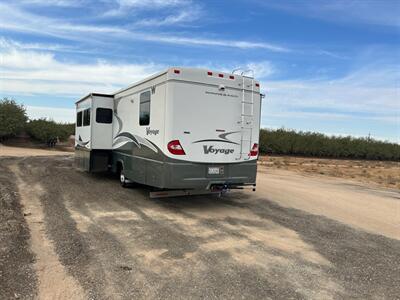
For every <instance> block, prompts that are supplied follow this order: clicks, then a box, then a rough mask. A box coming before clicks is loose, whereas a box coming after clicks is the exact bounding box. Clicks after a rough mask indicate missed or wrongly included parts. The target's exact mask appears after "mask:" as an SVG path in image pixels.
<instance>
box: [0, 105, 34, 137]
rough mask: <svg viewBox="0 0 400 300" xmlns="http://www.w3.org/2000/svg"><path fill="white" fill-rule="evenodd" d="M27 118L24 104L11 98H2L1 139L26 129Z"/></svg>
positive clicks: (0, 107)
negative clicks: (19, 103)
mask: <svg viewBox="0 0 400 300" xmlns="http://www.w3.org/2000/svg"><path fill="white" fill-rule="evenodd" d="M27 120H28V118H27V116H26V112H25V107H24V106H23V105H18V104H17V103H16V102H15V100H13V99H9V98H3V99H2V100H0V140H3V139H5V138H7V137H11V136H15V135H17V134H18V133H19V132H21V131H22V130H23V129H24V126H25V124H26V121H27Z"/></svg>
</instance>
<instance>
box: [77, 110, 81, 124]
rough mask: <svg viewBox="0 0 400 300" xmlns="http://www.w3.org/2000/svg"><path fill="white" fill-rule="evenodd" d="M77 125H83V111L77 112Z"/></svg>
mask: <svg viewBox="0 0 400 300" xmlns="http://www.w3.org/2000/svg"><path fill="white" fill-rule="evenodd" d="M76 126H77V127H81V126H82V112H81V111H80V112H78V113H77V114H76Z"/></svg>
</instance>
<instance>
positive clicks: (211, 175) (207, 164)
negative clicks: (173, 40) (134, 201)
mask: <svg viewBox="0 0 400 300" xmlns="http://www.w3.org/2000/svg"><path fill="white" fill-rule="evenodd" d="M165 109H166V111H165V144H166V148H167V151H166V156H167V159H166V161H165V166H164V168H165V186H167V187H168V188H174V189H175V188H176V189H186V188H188V189H190V188H195V189H207V190H210V189H221V188H222V189H225V188H235V187H241V186H244V185H255V182H256V173H257V157H258V140H259V128H260V109H261V96H260V89H259V83H258V82H257V81H255V80H254V79H253V78H249V77H245V76H239V75H235V74H229V73H223V72H214V71H208V70H201V69H188V68H172V69H170V70H169V72H168V85H167V92H166V108H165Z"/></svg>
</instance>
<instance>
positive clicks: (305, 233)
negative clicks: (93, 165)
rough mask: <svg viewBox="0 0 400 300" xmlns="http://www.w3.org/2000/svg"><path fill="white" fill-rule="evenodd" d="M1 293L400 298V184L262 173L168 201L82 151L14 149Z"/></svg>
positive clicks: (1, 197) (0, 252)
mask: <svg viewBox="0 0 400 300" xmlns="http://www.w3.org/2000/svg"><path fill="white" fill-rule="evenodd" d="M0 188H1V190H0V217H1V219H0V221H1V222H0V226H1V227H0V229H1V230H0V245H1V248H0V298H1V299H8V298H15V297H19V298H32V297H36V298H41V299H54V298H59V299H87V298H90V299H111V298H112V299H132V298H163V299H165V298H167V299H182V298H184V299H187V298H246V299H261V298H263V299H265V298H267V299H268V298H270V299H333V298H341V299H343V298H346V299H348V298H359V299H396V298H397V297H398V295H400V276H399V274H400V239H399V234H398V233H399V227H398V226H399V219H400V214H399V203H400V195H399V192H398V191H395V190H387V189H371V188H368V187H367V186H364V185H360V184H355V183H352V182H349V181H344V180H342V181H341V180H339V179H328V178H320V177H314V176H303V175H300V174H296V173H290V172H287V171H285V172H282V171H272V170H271V171H270V170H268V169H261V170H260V172H259V181H258V191H257V192H256V193H252V192H238V193H232V194H230V195H227V196H224V197H222V198H217V197H215V196H198V197H183V198H171V199H162V200H161V199H160V200H154V199H152V200H151V199H149V198H148V192H149V191H148V190H147V189H146V188H144V187H136V188H131V189H123V188H121V187H120V186H119V184H118V181H117V180H116V179H114V178H113V177H111V176H107V175H96V176H94V175H89V174H86V173H83V172H79V171H76V170H75V169H74V168H73V166H72V157H71V156H53V157H29V158H0Z"/></svg>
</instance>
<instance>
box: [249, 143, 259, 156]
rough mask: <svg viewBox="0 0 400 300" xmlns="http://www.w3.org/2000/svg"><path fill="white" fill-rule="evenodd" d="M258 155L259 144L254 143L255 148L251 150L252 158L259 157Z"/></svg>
mask: <svg viewBox="0 0 400 300" xmlns="http://www.w3.org/2000/svg"><path fill="white" fill-rule="evenodd" d="M257 155H258V144H257V143H254V145H253V147H252V148H251V150H250V156H257Z"/></svg>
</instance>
